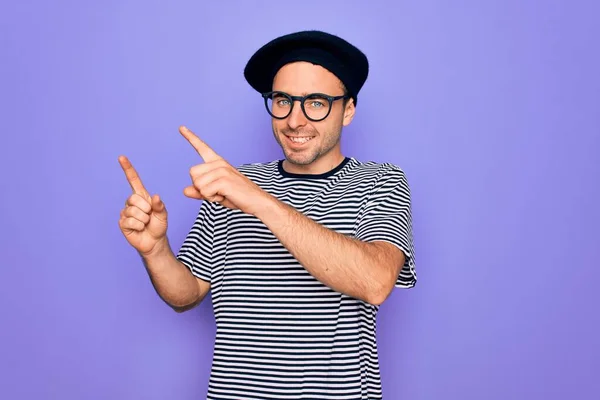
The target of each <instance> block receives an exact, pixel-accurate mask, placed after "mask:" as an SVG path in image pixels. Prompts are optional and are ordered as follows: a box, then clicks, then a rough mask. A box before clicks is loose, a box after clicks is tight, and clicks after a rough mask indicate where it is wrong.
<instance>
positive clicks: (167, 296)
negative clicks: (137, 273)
mask: <svg viewBox="0 0 600 400" xmlns="http://www.w3.org/2000/svg"><path fill="white" fill-rule="evenodd" d="M142 261H143V263H144V266H145V267H146V271H147V272H148V276H149V277H150V281H151V282H152V285H153V286H154V289H155V290H156V293H157V294H158V295H159V296H160V298H161V299H162V300H163V301H164V302H165V303H167V304H168V305H169V306H170V307H171V308H173V309H174V310H175V311H177V312H184V311H187V310H190V309H192V308H194V307H195V306H197V305H198V304H200V303H201V302H202V300H203V299H204V297H205V296H206V294H207V293H208V292H209V290H210V283H208V282H206V281H203V280H202V279H198V278H196V277H194V276H193V275H192V273H191V271H190V269H189V268H187V267H186V266H185V265H184V264H183V263H182V262H181V261H179V260H177V258H176V257H175V255H174V254H173V252H172V250H171V247H170V245H169V243H168V239H167V238H166V236H165V238H164V240H163V241H162V242H161V244H160V246H158V249H157V251H156V252H154V253H153V254H151V255H145V256H142Z"/></svg>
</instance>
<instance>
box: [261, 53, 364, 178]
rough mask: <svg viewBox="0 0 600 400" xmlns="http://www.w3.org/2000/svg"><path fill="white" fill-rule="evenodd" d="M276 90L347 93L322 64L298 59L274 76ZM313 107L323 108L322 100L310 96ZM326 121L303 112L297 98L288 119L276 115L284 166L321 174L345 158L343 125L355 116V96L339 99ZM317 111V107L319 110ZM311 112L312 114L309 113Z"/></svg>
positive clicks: (303, 93)
mask: <svg viewBox="0 0 600 400" xmlns="http://www.w3.org/2000/svg"><path fill="white" fill-rule="evenodd" d="M273 91H280V92H284V93H287V94H289V95H291V96H306V95H308V94H311V93H323V94H326V95H328V96H340V95H343V94H344V90H343V85H342V83H341V81H340V80H339V79H338V78H337V77H336V76H335V75H333V74H332V73H331V72H329V71H328V70H326V69H325V68H323V67H321V66H319V65H313V64H311V63H308V62H294V63H291V64H287V65H285V66H283V67H282V68H281V69H280V70H279V72H278V73H277V75H276V76H275V78H274V80H273ZM305 106H306V108H307V112H310V111H309V107H315V110H316V109H321V108H322V104H321V103H319V102H311V100H307V102H306V104H305ZM330 108H331V110H330V112H329V115H328V116H327V118H325V119H324V120H323V121H318V122H314V121H311V120H309V119H308V118H307V117H306V115H304V113H303V112H302V107H301V104H300V102H297V101H296V102H294V104H293V107H292V111H291V113H290V115H288V116H287V118H285V119H276V118H273V121H272V124H273V134H274V136H275V140H277V143H279V145H280V146H281V149H282V150H283V153H284V155H285V158H286V160H285V161H284V165H283V167H284V169H285V170H286V171H287V172H291V173H304V174H321V173H325V172H327V171H329V170H331V169H332V168H334V167H336V166H337V165H338V164H339V163H340V162H342V160H343V158H344V157H343V155H342V153H341V148H340V136H341V133H342V128H343V127H344V126H347V125H348V124H349V123H350V122H351V121H352V118H353V117H354V110H355V108H354V103H353V101H352V100H351V99H349V100H347V101H345V102H344V100H336V101H334V102H333V103H332V104H331V107H330ZM315 112H317V111H315ZM309 115H311V114H309Z"/></svg>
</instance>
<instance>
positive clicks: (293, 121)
mask: <svg viewBox="0 0 600 400" xmlns="http://www.w3.org/2000/svg"><path fill="white" fill-rule="evenodd" d="M307 122H308V120H307V119H306V116H305V115H304V113H303V112H302V107H301V106H300V103H297V104H295V107H292V112H291V113H290V115H288V117H287V124H288V126H289V127H290V129H294V130H295V129H297V128H299V127H301V126H304V125H306V123H307Z"/></svg>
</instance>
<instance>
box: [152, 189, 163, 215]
mask: <svg viewBox="0 0 600 400" xmlns="http://www.w3.org/2000/svg"><path fill="white" fill-rule="evenodd" d="M152 211H154V212H155V213H163V212H164V211H165V203H163V201H162V200H161V199H160V196H159V195H157V194H155V195H154V196H152Z"/></svg>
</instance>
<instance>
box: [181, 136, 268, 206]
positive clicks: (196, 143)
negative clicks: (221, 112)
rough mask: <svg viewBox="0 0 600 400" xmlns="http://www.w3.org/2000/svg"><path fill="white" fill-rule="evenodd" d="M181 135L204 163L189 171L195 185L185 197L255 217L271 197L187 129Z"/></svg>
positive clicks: (187, 189)
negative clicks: (209, 202)
mask: <svg viewBox="0 0 600 400" xmlns="http://www.w3.org/2000/svg"><path fill="white" fill-rule="evenodd" d="M179 132H180V133H181V134H182V135H183V137H185V138H186V139H187V141H188V142H190V144H191V145H192V147H193V148H194V149H196V151H197V152H198V154H199V155H200V157H202V159H203V160H204V163H202V164H198V165H195V166H193V167H192V168H190V177H191V178H192V185H190V186H188V187H186V188H185V189H184V190H183V193H184V194H185V195H186V196H187V197H190V198H193V199H199V200H207V201H211V202H217V203H220V204H221V205H223V206H225V207H227V208H230V209H232V210H241V211H242V212H244V213H246V214H250V215H256V213H257V212H259V210H261V209H262V208H264V207H265V206H266V205H267V203H268V202H269V200H270V199H271V196H270V195H269V194H268V193H267V192H265V191H264V190H262V189H261V188H260V187H259V186H258V185H256V184H255V183H254V182H252V181H251V180H250V179H248V178H247V177H246V176H245V175H243V174H242V173H240V172H239V171H238V170H237V169H236V168H234V167H233V166H232V165H231V164H229V163H228V162H227V161H226V160H225V159H223V157H221V156H219V155H218V154H217V153H216V152H215V151H214V150H213V149H211V148H210V147H209V146H208V145H207V144H206V143H205V142H204V141H202V140H201V139H200V138H199V137H198V136H196V135H195V134H194V133H193V132H192V131H190V130H189V129H188V128H186V127H185V126H181V127H180V128H179Z"/></svg>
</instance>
